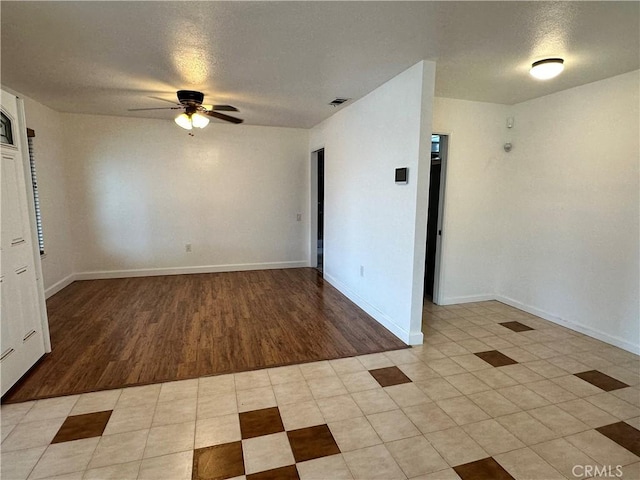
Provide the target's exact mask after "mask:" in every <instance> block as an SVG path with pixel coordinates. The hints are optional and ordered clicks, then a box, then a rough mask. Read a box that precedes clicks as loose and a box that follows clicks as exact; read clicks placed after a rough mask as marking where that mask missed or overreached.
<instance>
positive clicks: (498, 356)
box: [476, 350, 518, 367]
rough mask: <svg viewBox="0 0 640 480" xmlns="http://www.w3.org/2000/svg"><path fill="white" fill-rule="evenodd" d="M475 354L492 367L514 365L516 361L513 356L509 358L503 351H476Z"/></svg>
mask: <svg viewBox="0 0 640 480" xmlns="http://www.w3.org/2000/svg"><path fill="white" fill-rule="evenodd" d="M476 356H477V357H480V358H481V359H482V360H484V361H485V362H487V363H488V364H489V365H492V366H494V367H504V366H505V365H514V364H516V363H518V362H516V361H515V360H514V359H513V358H509V357H507V356H506V355H505V354H504V353H500V352H499V351H497V350H489V351H488V352H478V353H476Z"/></svg>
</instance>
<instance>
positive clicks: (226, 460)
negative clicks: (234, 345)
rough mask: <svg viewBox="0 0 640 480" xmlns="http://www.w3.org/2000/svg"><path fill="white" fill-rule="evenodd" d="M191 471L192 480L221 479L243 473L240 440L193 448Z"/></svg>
mask: <svg viewBox="0 0 640 480" xmlns="http://www.w3.org/2000/svg"><path fill="white" fill-rule="evenodd" d="M192 472H193V473H192V474H191V478H192V480H223V479H225V478H233V477H239V476H240V475H244V457H243V456H242V442H232V443H223V444H222V445H214V446H213V447H206V448H198V449H196V450H194V452H193V471H192Z"/></svg>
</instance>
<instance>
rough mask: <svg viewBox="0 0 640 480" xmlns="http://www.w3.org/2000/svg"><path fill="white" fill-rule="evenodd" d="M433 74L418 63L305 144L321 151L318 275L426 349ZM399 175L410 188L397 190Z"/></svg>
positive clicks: (430, 67)
mask: <svg viewBox="0 0 640 480" xmlns="http://www.w3.org/2000/svg"><path fill="white" fill-rule="evenodd" d="M434 73H435V64H433V63H432V62H420V63H419V64H417V65H415V66H413V67H411V68H410V69H408V70H407V71H405V72H403V73H401V74H400V75H398V76H397V77H395V78H394V79H392V80H390V81H389V82H387V83H385V84H384V85H382V86H381V87H379V88H378V89H376V90H375V91H373V92H372V93H370V94H369V95H367V96H366V97H364V98H362V99H360V100H358V101H357V102H355V103H353V104H352V105H349V106H348V107H346V108H344V109H343V110H341V111H339V112H338V113H336V114H335V115H333V116H332V117H330V118H329V119H327V120H326V121H324V122H323V123H321V124H319V125H318V126H316V127H314V128H313V129H312V130H311V138H310V149H309V150H310V151H313V150H317V149H318V148H321V147H324V148H325V210H324V211H325V217H324V218H325V228H324V276H325V278H326V279H327V280H328V281H329V282H330V283H332V284H333V285H335V286H336V287H337V288H338V289H339V290H341V291H342V292H343V293H344V294H345V295H346V296H348V297H349V298H350V299H351V300H353V301H354V302H355V303H356V304H358V305H359V306H360V307H362V308H363V309H364V310H365V311H367V312H368V313H369V314H370V315H372V316H373V317H374V318H376V319H377V320H378V321H379V322H381V323H382V324H383V325H385V326H386V327H387V328H388V329H390V330H391V331H392V332H393V333H395V334H396V335H397V336H398V337H400V338H401V339H402V340H404V341H406V342H409V343H421V341H422V333H421V332H420V330H421V312H422V288H423V281H422V277H423V275H424V249H425V236H426V215H427V210H426V208H427V198H426V195H427V191H428V184H429V178H428V175H429V162H430V153H429V152H430V144H431V116H432V112H431V102H432V98H433V85H434ZM423 163H424V166H425V168H424V169H421V171H419V169H418V166H419V164H423ZM398 167H408V168H409V183H408V185H396V184H395V182H394V174H395V169H396V168H398ZM420 255H421V257H420ZM361 266H362V267H363V268H364V275H363V276H361V275H360V268H361ZM415 278H418V282H417V283H416V282H415V281H414V280H415Z"/></svg>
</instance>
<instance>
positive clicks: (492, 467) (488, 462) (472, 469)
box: [453, 457, 514, 480]
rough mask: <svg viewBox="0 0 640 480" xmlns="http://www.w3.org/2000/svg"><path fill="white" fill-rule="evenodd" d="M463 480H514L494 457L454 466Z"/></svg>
mask: <svg viewBox="0 0 640 480" xmlns="http://www.w3.org/2000/svg"><path fill="white" fill-rule="evenodd" d="M453 469H454V470H455V472H456V473H457V474H458V475H459V476H460V478H461V479H462V480H514V478H513V477H512V476H511V475H509V472H507V471H506V470H505V469H504V468H502V465H500V464H499V463H498V462H496V461H495V460H494V459H493V458H492V457H488V458H483V459H482V460H477V461H475V462H471V463H465V464H464V465H458V466H457V467H453Z"/></svg>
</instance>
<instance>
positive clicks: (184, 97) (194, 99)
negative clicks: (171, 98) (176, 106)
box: [178, 90, 204, 105]
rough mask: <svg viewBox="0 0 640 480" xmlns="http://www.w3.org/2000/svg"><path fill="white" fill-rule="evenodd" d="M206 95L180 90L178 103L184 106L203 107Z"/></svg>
mask: <svg viewBox="0 0 640 480" xmlns="http://www.w3.org/2000/svg"><path fill="white" fill-rule="evenodd" d="M203 100H204V94H203V93H202V92H196V91H193V90H178V101H179V102H180V103H181V104H182V105H202V101H203Z"/></svg>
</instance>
